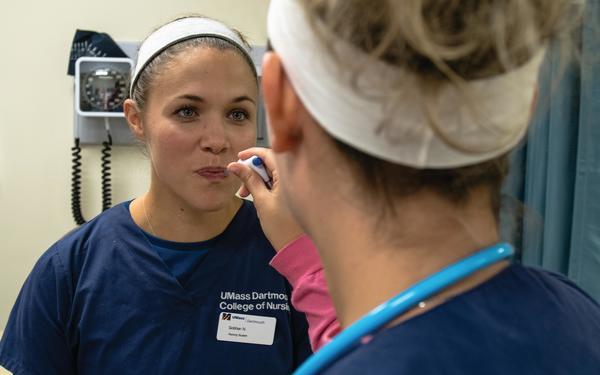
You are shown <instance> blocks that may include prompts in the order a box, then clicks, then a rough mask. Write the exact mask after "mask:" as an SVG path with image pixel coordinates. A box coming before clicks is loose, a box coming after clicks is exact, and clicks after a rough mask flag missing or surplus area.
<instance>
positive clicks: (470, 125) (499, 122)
mask: <svg viewBox="0 0 600 375" xmlns="http://www.w3.org/2000/svg"><path fill="white" fill-rule="evenodd" d="M572 5H573V4H572V2H570V1H560V0H559V1H551V2H550V1H548V2H542V1H528V0H525V1H522V0H514V1H496V0H485V1H477V2H472V1H452V2H439V1H435V0H405V1H393V0H388V1H378V2H367V1H353V0H349V1H334V0H273V1H272V2H271V3H270V9H269V18H268V35H269V40H270V43H271V45H272V49H273V52H271V53H267V55H266V56H265V59H264V64H263V80H262V84H263V93H264V96H265V101H266V108H267V114H268V118H269V126H270V139H271V144H272V149H273V152H274V161H273V160H272V159H271V155H270V153H269V152H267V151H265V150H262V151H258V150H250V151H248V152H250V153H262V154H263V157H264V158H265V160H266V161H267V164H268V166H269V168H270V169H272V170H273V174H274V175H277V176H278V182H279V184H278V189H277V190H276V191H275V192H268V191H266V190H265V189H263V188H262V186H260V185H259V184H257V183H255V180H253V179H252V178H249V177H250V175H248V174H247V173H244V171H243V169H241V168H238V167H230V168H232V170H233V171H235V172H236V173H238V174H239V175H240V176H241V177H242V179H243V180H245V181H246V188H247V189H248V190H249V191H250V192H251V193H252V194H253V196H254V198H255V204H256V206H257V209H258V212H259V214H260V212H261V211H262V210H266V211H268V210H271V209H272V207H273V206H276V205H277V203H278V202H277V199H278V198H279V197H281V196H283V198H285V199H284V200H285V201H286V202H287V203H288V204H289V207H290V209H291V211H292V213H293V215H294V217H295V218H296V219H297V220H298V222H299V223H300V224H301V226H302V227H303V228H304V229H305V230H306V232H307V234H308V235H310V236H311V238H312V239H313V240H314V242H315V244H316V247H317V249H318V251H319V255H320V258H321V260H322V262H323V267H324V270H325V274H326V276H327V283H328V286H329V289H330V294H331V298H332V300H333V303H334V305H335V309H336V312H337V317H338V319H339V321H340V323H341V325H342V327H343V328H348V326H350V325H351V324H353V323H354V322H356V321H357V320H358V319H359V318H360V317H361V316H363V315H365V314H366V313H367V312H369V311H370V310H372V309H373V308H375V307H376V306H378V305H380V304H381V303H383V302H385V301H386V300H388V299H390V298H392V297H393V296H395V295H396V294H398V293H399V292H401V291H403V290H406V289H407V288H409V287H410V286H411V285H413V284H415V283H417V282H419V281H421V280H423V279H425V278H426V277H427V276H429V275H431V274H433V273H435V272H437V271H439V270H440V269H442V268H444V267H446V266H448V265H450V264H453V263H455V262H457V261H459V260H461V259H464V258H466V257H469V256H471V255H473V254H476V253H477V254H479V253H480V251H488V250H495V249H498V248H501V247H506V248H509V247H510V246H509V245H503V244H500V243H499V235H498V214H499V196H500V187H501V184H502V181H503V179H504V177H505V175H506V172H507V159H506V154H507V153H508V152H509V151H510V150H511V149H512V148H514V147H515V146H516V145H517V143H518V142H519V141H520V140H521V139H522V138H523V135H524V134H525V133H526V128H527V123H528V120H529V117H530V114H531V108H532V106H533V105H534V103H533V102H534V97H535V90H536V81H537V74H538V70H539V66H540V64H541V61H542V59H543V55H544V52H545V48H546V46H547V45H548V43H551V42H553V41H554V40H557V39H559V38H561V37H563V36H565V35H567V34H568V33H569V31H570V26H571V25H573V24H574V23H575V22H576V21H573V18H571V16H572V15H573V14H574V12H573V9H572V8H571V6H572ZM542 105H543V103H542ZM565 126H569V124H565ZM241 155H245V154H244V153H242V154H241ZM280 255H282V254H281V253H280V254H279V255H278V256H280ZM298 256H301V255H298ZM312 256H313V254H312V253H310V252H309V253H308V257H312ZM306 268H307V269H309V268H310V269H311V271H310V272H311V273H314V272H315V269H316V268H318V264H312V265H311V266H307V267H306ZM308 292H310V291H308ZM294 293H302V290H301V288H300V287H299V288H297V289H296V290H295V291H294ZM343 333H344V331H342V334H343ZM323 350H325V349H323ZM317 354H318V353H317ZM599 371H600V307H599V305H598V303H597V302H595V301H594V300H593V299H591V298H590V297H589V296H588V295H586V294H585V293H584V292H583V291H582V290H581V289H579V288H578V287H577V286H576V285H575V284H574V283H572V282H571V281H569V280H568V279H566V278H565V277H563V276H560V275H557V274H554V273H550V272H547V271H544V270H541V269H536V268H531V267H525V266H523V265H521V264H518V263H511V262H509V261H501V262H499V263H494V264H493V265H490V266H487V267H485V268H483V269H481V270H479V271H477V272H475V273H473V274H471V275H469V276H467V277H466V278H464V279H462V280H461V281H458V282H456V283H453V284H451V285H450V286H448V287H447V288H445V289H443V290H441V291H438V292H437V293H436V294H434V295H431V296H429V297H427V298H426V299H423V300H421V301H418V303H417V304H415V305H414V306H413V307H412V308H410V309H409V310H407V311H406V312H405V313H404V314H402V315H401V316H399V317H398V318H397V319H395V320H393V321H392V322H390V323H389V324H388V325H386V326H385V327H384V328H383V329H382V330H381V331H379V332H377V333H375V334H374V335H373V336H372V337H369V338H366V339H365V340H363V342H362V344H361V345H359V346H358V347H356V348H354V349H353V350H351V351H350V352H349V353H347V354H346V355H345V356H343V357H342V358H340V359H338V360H337V361H336V362H333V363H332V364H330V365H329V367H328V368H327V370H325V371H324V373H327V374H390V373H394V374H416V373H418V374H441V373H443V374H527V375H530V374H586V375H587V374H589V375H592V374H598V373H599Z"/></svg>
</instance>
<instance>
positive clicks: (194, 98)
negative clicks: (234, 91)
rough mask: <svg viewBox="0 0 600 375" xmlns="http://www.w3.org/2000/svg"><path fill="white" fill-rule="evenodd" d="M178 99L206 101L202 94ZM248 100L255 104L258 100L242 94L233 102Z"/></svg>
mask: <svg viewBox="0 0 600 375" xmlns="http://www.w3.org/2000/svg"><path fill="white" fill-rule="evenodd" d="M176 99H187V100H191V101H193V102H198V103H204V102H205V101H206V100H204V98H203V97H201V96H198V95H190V94H186V95H180V96H178V97H177V98H176ZM246 100H247V101H249V102H252V103H253V104H254V105H256V102H255V101H254V99H252V98H250V97H249V96H246V95H242V96H238V97H236V98H233V100H232V101H231V102H232V103H239V102H243V101H246Z"/></svg>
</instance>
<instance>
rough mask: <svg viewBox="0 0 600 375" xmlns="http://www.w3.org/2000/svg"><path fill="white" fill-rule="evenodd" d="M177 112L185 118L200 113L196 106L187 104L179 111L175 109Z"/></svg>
mask: <svg viewBox="0 0 600 375" xmlns="http://www.w3.org/2000/svg"><path fill="white" fill-rule="evenodd" d="M175 114H176V115H177V116H179V117H181V118H183V119H189V118H192V117H194V116H196V115H198V113H197V112H196V110H195V109H194V108H192V107H187V106H186V107H182V108H179V109H178V110H177V111H175Z"/></svg>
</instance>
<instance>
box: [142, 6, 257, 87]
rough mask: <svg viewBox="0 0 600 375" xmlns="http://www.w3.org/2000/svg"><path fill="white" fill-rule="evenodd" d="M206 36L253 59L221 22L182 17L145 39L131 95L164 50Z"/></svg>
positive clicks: (239, 39) (241, 43) (236, 37)
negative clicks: (152, 62)
mask: <svg viewBox="0 0 600 375" xmlns="http://www.w3.org/2000/svg"><path fill="white" fill-rule="evenodd" d="M204 36H207V37H215V38H220V39H224V40H226V41H228V42H230V43H232V44H233V45H235V46H236V47H238V48H239V49H240V50H241V51H242V52H243V53H245V54H246V56H247V57H248V59H249V60H250V61H252V58H251V57H250V51H249V50H248V48H247V47H246V46H245V45H244V42H243V41H242V39H241V38H240V37H239V36H238V35H237V34H236V33H235V32H234V31H233V30H231V29H230V28H229V27H227V26H225V25H224V24H222V23H221V22H219V21H215V20H212V19H209V18H202V17H188V18H182V19H179V20H176V21H173V22H170V23H168V24H166V25H164V26H162V27H161V28H159V29H158V30H156V31H154V32H153V33H152V34H150V36H148V37H147V38H146V40H144V42H143V43H142V45H141V46H140V50H139V51H138V57H137V63H136V64H135V69H134V70H133V75H132V77H131V88H130V95H132V94H133V88H134V87H135V84H136V82H137V80H138V78H139V76H140V73H141V72H142V70H144V68H145V67H146V66H147V65H148V64H149V63H150V62H151V61H152V60H153V59H154V58H155V57H156V56H158V55H159V54H160V53H161V52H162V51H164V50H165V49H167V48H169V47H170V46H172V45H174V44H177V43H180V42H183V41H185V40H188V39H192V38H198V37H204Z"/></svg>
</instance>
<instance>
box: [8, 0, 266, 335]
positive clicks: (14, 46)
mask: <svg viewBox="0 0 600 375" xmlns="http://www.w3.org/2000/svg"><path fill="white" fill-rule="evenodd" d="M148 4H152V5H148ZM267 6H268V0H210V1H209V0H169V1H156V2H149V1H142V0H125V1H122V0H107V1H104V2H100V1H93V2H92V1H89V0H77V1H76V0H54V1H41V0H38V1H12V2H10V6H7V5H6V4H4V6H3V9H2V11H1V13H2V17H1V18H2V20H1V22H0V48H2V54H1V55H0V267H1V268H0V331H2V330H3V328H4V326H5V324H6V321H7V319H8V314H9V312H10V309H11V307H12V305H13V303H14V301H15V299H16V297H17V293H18V291H19V289H20V288H21V285H22V284H23V282H24V280H25V278H26V277H27V274H28V273H29V271H30V270H31V268H32V267H33V265H34V263H35V261H36V260H37V258H38V257H39V256H40V255H41V254H42V252H43V251H44V250H45V249H47V248H48V247H49V246H50V245H51V244H52V243H53V242H54V241H56V240H57V239H58V238H60V237H61V236H62V235H63V234H64V233H66V232H67V231H69V230H70V229H72V228H73V227H74V223H73V219H72V218H71V212H70V170H71V161H70V159H71V158H70V153H71V151H70V148H71V146H72V143H73V134H72V129H73V114H72V113H73V112H72V111H73V103H72V101H73V95H72V90H73V81H72V78H71V77H70V76H67V74H66V69H67V61H68V56H69V51H70V45H71V40H72V38H73V34H74V32H75V29H76V28H82V29H87V30H95V31H101V32H106V33H108V34H109V35H111V36H112V37H113V38H114V39H115V40H118V41H138V40H141V39H142V38H144V37H145V36H146V34H147V33H149V32H150V31H151V30H152V29H153V28H154V27H156V26H159V25H160V24H162V23H164V22H166V21H168V20H170V19H172V18H174V17H175V16H179V15H183V14H187V13H190V12H194V13H201V14H205V15H208V16H212V17H216V18H218V19H220V20H222V21H225V22H227V23H228V24H230V25H232V26H234V27H237V28H238V29H240V30H241V31H242V32H244V33H245V34H246V35H247V36H248V37H249V38H250V41H251V43H254V44H264V42H265V40H266V27H265V17H266V11H267ZM83 154H84V161H83V162H84V175H83V191H84V193H83V206H84V216H85V217H86V218H90V217H91V216H93V215H94V214H96V213H98V212H99V210H100V203H101V197H100V165H99V164H100V161H99V160H100V154H99V150H98V148H86V149H84V151H83ZM112 160H113V203H116V202H120V201H123V200H126V199H128V198H132V197H135V196H137V195H139V194H141V193H143V192H144V191H145V189H146V184H147V183H148V163H147V161H146V160H145V159H144V157H142V156H141V154H140V152H139V151H138V150H137V149H136V148H135V147H121V148H117V149H115V150H114V151H113V158H112Z"/></svg>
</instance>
